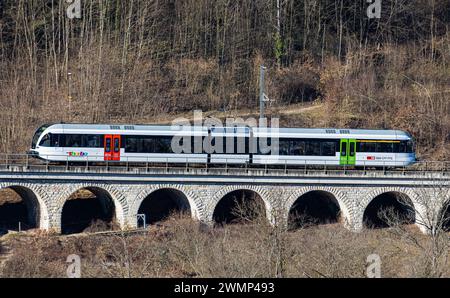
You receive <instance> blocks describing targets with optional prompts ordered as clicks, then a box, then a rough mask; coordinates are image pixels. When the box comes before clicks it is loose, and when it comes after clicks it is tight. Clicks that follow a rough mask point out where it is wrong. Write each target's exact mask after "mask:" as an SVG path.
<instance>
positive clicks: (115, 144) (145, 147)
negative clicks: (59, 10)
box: [30, 124, 416, 167]
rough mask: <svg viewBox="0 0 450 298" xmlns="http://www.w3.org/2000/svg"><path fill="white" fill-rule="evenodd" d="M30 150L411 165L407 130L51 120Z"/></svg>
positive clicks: (239, 161)
mask: <svg viewBox="0 0 450 298" xmlns="http://www.w3.org/2000/svg"><path fill="white" fill-rule="evenodd" d="M176 138H178V140H176ZM174 140H175V142H174ZM174 144H175V145H177V146H178V147H180V148H183V150H178V149H176V148H175V147H174ZM205 144H206V145H205ZM178 147H177V148H178ZM274 148H275V149H276V150H275V149H274ZM268 149H270V150H268ZM30 153H31V154H32V155H33V156H34V157H36V158H40V159H43V160H45V161H48V162H86V161H89V162H133V163H134V162H135V163H141V162H142V163H186V162H189V163H203V164H230V165H233V164H236V165H243V164H254V165H266V164H271V165H284V166H301V165H317V166H322V165H327V166H338V167H339V166H350V167H351V166H355V167H360V166H361V167H362V166H367V167H403V166H408V165H411V164H413V163H415V162H416V156H415V150H414V141H413V139H412V137H411V136H410V135H409V134H408V133H406V132H404V131H398V130H362V129H309V128H278V129H276V130H275V129H271V128H252V127H203V126H198V127H188V128H186V127H182V126H180V127H178V128H176V127H174V126H150V125H96V124H54V125H43V126H42V127H40V128H39V129H37V131H36V133H35V135H34V136H33V140H32V145H31V150H30Z"/></svg>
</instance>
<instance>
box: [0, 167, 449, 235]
mask: <svg viewBox="0 0 450 298" xmlns="http://www.w3.org/2000/svg"><path fill="white" fill-rule="evenodd" d="M447 174H448V173H446V172H425V173H424V172H407V173H405V172H401V171H399V172H396V171H393V172H386V171H348V172H347V171H345V172H344V171H334V172H329V171H287V170H267V169H256V170H255V169H252V170H249V169H195V168H192V169H188V168H185V169H184V168H178V169H172V170H168V169H148V168H146V169H127V170H126V171H112V170H109V171H104V170H102V171H98V170H95V171H94V170H92V169H83V168H79V169H73V170H70V171H67V170H55V171H52V170H51V169H50V170H49V169H48V168H47V169H46V170H31V169H28V168H25V167H15V168H14V167H12V168H8V169H5V170H1V171H0V190H1V189H5V188H9V189H13V190H14V191H15V192H16V193H18V194H19V195H20V196H21V197H22V199H23V201H24V202H25V205H26V207H27V212H28V213H27V214H28V215H27V216H28V220H29V224H31V225H34V227H35V228H39V229H43V230H53V231H56V232H61V229H62V217H63V213H64V211H63V210H64V206H65V205H66V204H67V201H68V199H69V197H70V196H71V195H72V194H73V193H75V192H77V191H78V190H80V189H87V190H90V191H91V192H92V193H94V194H95V196H96V197H98V198H103V199H104V200H106V201H109V203H110V204H112V210H113V216H114V218H115V221H116V222H117V224H118V225H119V226H120V227H121V228H124V229H133V228H136V227H138V216H137V215H138V214H141V213H143V212H144V213H145V210H144V211H142V210H143V209H142V206H143V205H144V202H145V201H146V200H147V199H148V198H150V197H152V195H153V194H155V193H157V192H161V191H166V197H165V198H166V199H165V200H171V201H172V205H170V204H169V205H168V204H165V205H164V204H163V205H164V206H166V207H167V208H171V207H178V208H181V209H184V210H187V211H188V212H190V214H191V216H192V217H193V218H194V219H196V220H199V221H202V222H205V223H208V224H209V223H213V222H214V220H215V213H216V212H218V210H217V209H218V208H219V205H220V202H221V201H222V200H224V198H225V197H227V196H229V194H231V193H233V192H236V191H246V192H247V193H252V194H254V195H255V196H256V197H258V198H259V199H260V200H261V202H263V206H264V208H265V213H266V216H267V219H268V220H269V221H270V222H271V223H272V224H277V223H282V224H285V223H287V221H288V219H289V215H290V214H291V213H292V210H293V208H294V207H295V206H296V204H298V203H299V202H301V200H302V198H306V197H311V198H313V199H314V200H321V201H323V202H325V203H326V204H331V205H334V206H335V207H336V208H337V209H338V211H339V216H340V219H341V220H340V222H342V224H343V225H345V227H347V228H348V229H350V230H353V231H360V230H361V229H363V228H364V220H365V216H366V215H367V212H368V209H369V207H370V205H371V204H373V203H374V202H375V201H376V200H377V198H382V197H384V200H385V201H389V198H390V197H397V198H398V197H402V198H404V199H405V202H408V203H409V208H410V209H411V210H413V213H414V214H413V215H414V220H415V224H417V225H418V226H419V227H420V228H421V229H422V230H423V231H424V232H425V231H426V230H427V227H428V226H429V225H430V224H432V222H433V221H434V220H436V218H438V217H439V215H440V214H442V213H443V212H448V211H449V210H448V208H447V206H448V201H449V199H450V192H449V183H450V177H449V176H447ZM106 201H105V202H106ZM163 201H164V198H163ZM106 203H107V202H106ZM106 203H105V204H106ZM163 203H164V202H163ZM145 204H146V205H148V206H149V207H148V208H149V209H148V210H150V211H149V212H150V213H151V212H152V208H156V209H158V208H159V209H161V206H156V204H160V203H158V201H154V202H153V204H154V205H152V203H151V202H150V203H149V202H147V203H145ZM381 205H382V204H381ZM381 205H380V204H378V205H376V206H378V207H379V206H381ZM376 206H375V207H374V208H376ZM320 208H323V209H326V208H328V207H327V206H325V205H324V206H322V207H320ZM375 211H376V210H375ZM80 212H84V211H83V210H81V211H80ZM146 215H147V216H150V215H149V214H146Z"/></svg>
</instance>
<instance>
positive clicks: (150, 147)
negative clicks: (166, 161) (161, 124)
mask: <svg viewBox="0 0 450 298" xmlns="http://www.w3.org/2000/svg"><path fill="white" fill-rule="evenodd" d="M154 152H155V139H154V138H150V137H146V138H144V139H143V140H142V153H154Z"/></svg>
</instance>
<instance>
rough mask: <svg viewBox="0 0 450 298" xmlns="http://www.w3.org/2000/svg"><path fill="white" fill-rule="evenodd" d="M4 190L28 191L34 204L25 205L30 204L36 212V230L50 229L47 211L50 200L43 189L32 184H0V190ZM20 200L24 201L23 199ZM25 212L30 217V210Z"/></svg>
mask: <svg viewBox="0 0 450 298" xmlns="http://www.w3.org/2000/svg"><path fill="white" fill-rule="evenodd" d="M5 188H12V189H14V188H22V189H24V190H26V191H29V192H30V193H31V194H32V195H33V196H34V198H35V202H25V203H26V204H31V207H32V208H33V207H34V208H35V209H36V210H37V213H38V214H36V215H35V216H36V217H37V219H38V222H36V228H39V229H42V230H48V229H49V228H50V221H49V211H48V209H49V204H50V198H49V196H48V193H47V192H46V191H45V190H44V187H42V186H38V185H36V184H32V183H0V189H5ZM22 199H23V200H26V199H25V198H22ZM27 208H29V207H27ZM27 211H28V212H29V216H32V215H30V210H27Z"/></svg>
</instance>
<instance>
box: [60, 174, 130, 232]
mask: <svg viewBox="0 0 450 298" xmlns="http://www.w3.org/2000/svg"><path fill="white" fill-rule="evenodd" d="M95 188H97V189H100V190H102V191H104V192H105V193H107V194H108V195H109V197H110V198H111V200H112V202H113V204H114V212H115V214H114V216H115V218H116V220H117V223H118V224H119V226H120V228H125V226H126V224H127V222H126V218H127V213H128V209H129V207H128V201H127V199H126V197H125V195H124V194H123V193H122V192H121V191H119V190H118V189H116V188H115V187H114V186H112V185H109V184H96V183H81V184H71V185H69V186H67V185H66V187H65V188H64V190H63V192H62V194H61V195H60V196H59V198H58V200H57V202H56V207H55V212H54V217H55V218H54V219H53V222H54V224H55V226H56V227H58V228H59V229H61V220H62V211H63V207H64V204H65V203H66V201H67V200H68V199H69V197H70V196H71V195H72V194H73V193H75V192H77V191H78V190H81V189H95Z"/></svg>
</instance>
